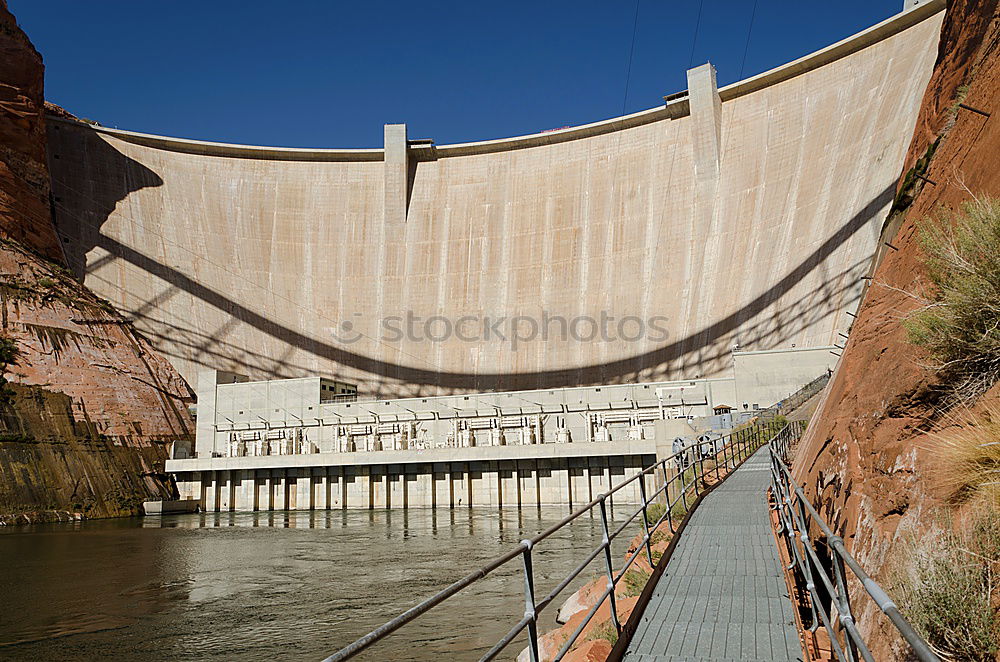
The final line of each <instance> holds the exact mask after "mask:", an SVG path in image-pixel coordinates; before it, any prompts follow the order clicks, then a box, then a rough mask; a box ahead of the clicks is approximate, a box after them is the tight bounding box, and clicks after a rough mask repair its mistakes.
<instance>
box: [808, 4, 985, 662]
mask: <svg viewBox="0 0 1000 662" xmlns="http://www.w3.org/2000/svg"><path fill="white" fill-rule="evenodd" d="M998 50H1000V16H998V12H997V1H996V0H953V1H952V2H949V7H948V12H947V16H946V19H945V22H944V25H943V28H942V37H941V43H940V46H939V50H938V57H937V61H936V63H935V67H934V71H933V74H932V75H931V79H930V82H929V84H928V86H927V91H926V92H925V94H924V99H923V102H922V104H921V107H920V113H919V116H918V119H917V126H916V131H915V134H914V136H913V140H912V142H911V144H910V148H909V151H908V153H907V156H906V162H905V168H906V172H905V173H904V176H903V178H902V179H901V180H900V185H899V195H898V196H897V200H898V203H899V205H898V207H897V209H896V213H895V214H894V215H893V216H892V217H891V218H890V219H889V223H888V225H887V235H886V237H885V239H887V240H889V241H890V243H891V244H892V248H890V247H883V249H882V251H883V253H882V256H881V258H882V259H881V261H880V262H879V264H878V266H877V268H876V269H875V270H874V272H873V280H872V283H871V286H870V287H869V288H868V290H867V293H866V295H865V297H864V301H863V302H862V305H861V308H860V310H859V311H858V317H857V321H856V322H855V324H854V326H853V328H852V329H851V332H850V340H849V341H848V343H847V346H846V349H845V351H844V354H843V358H842V359H841V363H840V366H839V367H838V369H837V372H836V374H835V375H834V377H833V380H832V382H831V384H830V386H829V388H828V391H827V393H826V396H825V400H824V403H823V405H822V407H821V408H820V410H819V413H818V415H817V416H816V417H815V418H814V422H813V424H812V425H811V426H810V429H809V430H808V432H807V434H806V437H805V439H804V440H803V445H802V447H801V449H800V451H799V453H798V456H797V458H796V461H795V467H794V470H795V473H796V476H797V477H798V479H799V480H800V481H801V482H802V483H803V484H804V485H805V487H806V489H807V491H808V493H809V495H810V497H811V498H812V500H813V502H814V503H815V504H817V506H819V507H821V509H822V511H823V512H824V513H825V514H826V516H827V519H828V521H829V522H830V523H831V524H832V525H833V526H834V529H835V530H836V531H837V532H838V533H839V534H840V535H842V537H843V538H844V539H845V540H846V541H847V545H848V547H849V548H850V549H851V550H852V552H853V553H854V554H855V555H856V556H857V557H858V558H859V560H860V561H861V563H862V565H863V566H864V567H865V568H866V569H867V570H868V571H869V572H871V573H872V574H873V575H875V576H876V578H877V579H879V580H880V581H881V582H882V583H883V584H884V585H886V586H888V587H890V589H891V588H892V573H891V571H892V563H891V561H892V559H893V558H894V557H895V558H900V556H901V555H905V547H904V545H905V544H906V542H907V540H908V538H909V537H910V536H912V535H913V534H914V533H920V532H921V531H925V530H926V529H927V527H929V526H930V525H931V521H932V519H933V518H932V516H931V511H932V509H933V508H934V507H935V506H936V505H938V504H939V500H938V499H939V496H940V495H939V494H938V493H937V491H936V488H935V485H934V484H933V480H932V478H930V477H931V476H933V472H932V468H933V460H932V458H931V457H930V456H929V453H928V449H929V448H930V447H931V446H932V445H933V443H934V442H933V439H932V438H930V437H928V434H927V433H928V431H930V430H932V429H933V428H934V427H935V426H936V425H938V424H939V423H940V422H941V420H942V419H941V416H942V411H943V410H944V409H945V407H944V406H943V405H944V404H945V403H944V402H943V401H942V392H943V391H942V389H940V388H938V387H939V386H940V384H939V383H938V377H937V376H936V375H935V374H934V373H933V372H932V371H931V370H929V369H928V368H927V365H928V364H929V363H930V360H929V358H928V357H927V356H926V355H925V354H924V353H923V352H922V351H921V350H920V349H919V348H917V347H915V346H914V345H913V344H911V343H910V342H908V341H907V338H906V332H905V329H904V328H903V325H902V320H903V318H904V317H905V316H906V314H907V313H908V312H910V311H912V310H914V309H915V308H916V307H917V306H918V305H919V304H918V302H917V300H916V299H915V298H914V297H913V296H912V294H913V293H921V292H926V291H927V289H928V284H927V282H926V280H925V278H924V270H923V267H922V263H921V250H920V246H919V239H918V232H917V229H916V226H917V224H918V223H919V221H920V220H921V219H924V218H926V217H928V216H929V215H931V214H933V213H934V212H935V210H937V209H938V208H941V207H943V208H946V209H956V208H957V207H958V206H959V205H960V204H961V203H962V202H964V201H966V200H969V199H970V198H971V197H972V196H992V197H1000V168H997V155H998V154H1000V129H998V126H997V120H998V117H1000V116H998V111H1000V57H998V56H1000V53H998ZM960 101H964V103H965V104H967V105H968V106H971V107H973V108H976V109H979V110H982V111H985V112H987V113H991V114H992V115H991V116H990V117H984V116H983V115H981V114H978V113H975V112H972V111H970V110H966V109H963V108H960V107H958V105H957V104H958V103H959V102H960ZM935 145H936V148H934V149H932V148H933V147H934V146H935ZM928 157H929V158H928ZM915 172H919V173H920V174H922V175H923V176H924V177H926V179H927V180H930V181H926V180H924V179H920V178H918V177H916V176H915V175H914V173H915ZM996 397H997V393H996V389H994V390H993V391H991V392H990V393H987V394H986V396H984V398H981V399H980V402H979V403H978V405H977V406H981V405H982V404H983V402H984V400H989V399H992V398H996ZM854 608H855V609H856V612H860V614H861V616H860V618H859V622H860V623H861V625H862V627H863V628H864V629H865V630H866V631H867V632H876V633H878V634H877V635H876V636H877V640H878V642H879V646H881V649H880V650H879V651H876V652H877V653H881V656H880V655H876V657H877V658H878V659H883V656H884V657H885V659H890V657H892V656H895V655H898V656H902V653H901V651H900V650H899V648H898V639H897V638H896V637H895V635H894V634H893V633H892V632H891V629H889V628H887V627H886V624H885V621H884V619H882V618H880V617H879V616H878V614H877V609H875V608H874V607H873V606H872V605H871V603H870V601H867V600H858V601H856V604H855V606H854ZM894 642H895V643H894Z"/></svg>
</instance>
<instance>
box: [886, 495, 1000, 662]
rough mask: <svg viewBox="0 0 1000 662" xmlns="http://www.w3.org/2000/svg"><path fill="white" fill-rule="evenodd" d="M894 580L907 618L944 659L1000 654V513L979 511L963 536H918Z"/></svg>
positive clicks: (984, 661)
mask: <svg viewBox="0 0 1000 662" xmlns="http://www.w3.org/2000/svg"><path fill="white" fill-rule="evenodd" d="M911 547H912V550H911V552H912V557H913V558H914V561H913V562H912V563H911V564H910V566H909V567H908V568H907V569H906V570H905V571H902V572H900V573H898V575H897V579H896V582H895V583H896V585H897V597H898V599H899V601H900V606H901V607H902V608H903V610H904V612H905V613H906V616H907V618H908V619H909V620H910V622H911V623H912V624H913V626H914V627H915V628H916V629H917V631H918V632H919V633H920V634H921V635H922V636H924V637H925V638H926V640H927V642H928V643H929V644H930V645H931V646H932V647H933V648H934V649H935V651H936V652H937V653H938V654H939V655H940V656H941V657H942V658H944V659H949V660H972V661H977V662H979V661H981V662H987V661H992V660H995V659H996V657H995V656H996V655H997V653H1000V615H998V614H997V611H996V610H995V609H994V607H993V605H994V604H995V603H996V601H997V599H998V598H1000V591H998V581H1000V513H998V512H997V511H996V510H995V509H992V508H984V509H982V510H981V511H979V512H978V513H977V514H976V515H975V516H974V518H973V522H972V526H971V527H969V528H968V529H967V530H966V531H964V532H963V533H948V534H942V535H940V536H937V537H933V536H922V537H921V538H920V539H919V540H914V541H913V542H912V543H911Z"/></svg>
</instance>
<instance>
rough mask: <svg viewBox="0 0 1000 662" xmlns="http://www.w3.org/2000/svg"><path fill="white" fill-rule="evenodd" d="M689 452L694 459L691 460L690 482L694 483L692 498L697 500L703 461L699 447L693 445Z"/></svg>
mask: <svg viewBox="0 0 1000 662" xmlns="http://www.w3.org/2000/svg"><path fill="white" fill-rule="evenodd" d="M690 452H692V453H694V458H693V459H692V460H691V480H692V481H693V482H694V497H695V498H696V499H697V498H698V483H699V482H701V480H700V479H701V474H702V471H703V470H704V460H703V459H702V457H701V446H700V445H697V444H696V445H694V446H692V447H691V450H690Z"/></svg>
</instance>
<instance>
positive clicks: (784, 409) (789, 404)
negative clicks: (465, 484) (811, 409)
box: [758, 369, 833, 420]
mask: <svg viewBox="0 0 1000 662" xmlns="http://www.w3.org/2000/svg"><path fill="white" fill-rule="evenodd" d="M832 374H833V372H832V371H831V370H829V369H828V370H827V371H826V372H824V373H823V374H822V375H820V376H819V377H817V378H816V379H814V380H812V381H811V382H809V383H808V384H806V385H805V386H803V387H802V388H800V389H799V390H798V391H796V392H795V393H792V394H791V395H790V396H788V397H787V398H785V399H784V400H781V401H779V402H776V403H775V404H773V405H771V406H770V407H768V408H767V409H765V410H764V411H762V412H760V414H758V416H759V417H760V418H761V419H763V420H773V419H775V418H777V417H778V416H782V415H784V414H787V413H789V412H792V411H795V410H796V409H798V408H799V407H801V406H802V405H803V404H804V403H805V401H806V400H808V399H809V398H811V397H813V396H814V395H816V394H817V393H819V392H820V391H822V390H823V388H824V387H825V386H826V385H827V383H828V382H829V381H830V376H831V375H832Z"/></svg>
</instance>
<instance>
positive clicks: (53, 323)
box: [0, 0, 194, 516]
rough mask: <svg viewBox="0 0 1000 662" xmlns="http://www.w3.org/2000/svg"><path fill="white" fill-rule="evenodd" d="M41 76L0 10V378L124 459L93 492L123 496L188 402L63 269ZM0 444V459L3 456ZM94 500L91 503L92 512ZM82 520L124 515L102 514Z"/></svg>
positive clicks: (173, 435) (3, 503) (28, 497)
mask: <svg viewBox="0 0 1000 662" xmlns="http://www.w3.org/2000/svg"><path fill="white" fill-rule="evenodd" d="M42 75H43V68H42V61H41V57H40V56H39V55H38V52H37V51H35V49H34V47H32V45H31V42H30V41H28V38H27V37H26V36H25V35H24V33H23V32H22V31H21V30H20V29H19V28H18V27H17V23H16V22H15V20H14V17H13V15H11V13H10V12H9V11H8V10H7V6H6V2H5V0H0V331H2V333H3V334H4V335H6V336H8V337H10V338H13V339H14V340H15V341H16V342H17V345H18V349H19V351H20V358H19V359H18V362H17V364H16V365H14V366H11V367H10V368H9V369H8V378H9V379H10V381H12V382H18V383H21V384H26V385H38V386H42V387H44V388H45V389H46V390H47V391H53V392H58V393H63V394H65V395H67V396H69V397H70V399H71V412H72V416H73V417H74V418H75V419H76V420H77V421H81V422H87V423H88V424H89V425H88V428H87V429H96V431H97V433H98V434H100V435H103V436H104V437H105V439H103V440H102V443H111V444H114V445H115V446H124V447H129V448H132V449H134V451H135V454H136V458H135V459H136V462H128V461H125V460H124V459H123V460H122V461H120V462H116V463H112V464H109V465H108V467H109V468H108V469H107V471H108V475H107V476H102V477H100V478H101V479H100V480H98V481H97V483H95V485H98V486H105V487H107V490H110V491H111V492H114V493H117V492H120V491H122V489H125V488H128V490H130V492H129V493H130V494H131V493H134V492H136V489H135V485H134V484H133V483H135V476H133V475H131V473H134V472H133V471H132V469H133V468H134V466H140V465H141V466H147V465H149V464H150V463H151V462H152V463H154V464H155V463H157V461H158V460H159V461H162V459H163V458H165V456H166V444H165V442H169V441H172V440H177V439H186V438H190V437H191V435H192V433H193V429H194V428H193V424H192V421H191V418H190V416H189V415H188V412H187V404H188V403H189V402H190V401H191V400H192V393H191V391H190V389H189V388H188V386H187V384H186V383H185V382H184V380H183V379H182V378H181V377H180V375H179V374H178V373H177V372H176V371H175V370H174V369H173V368H172V367H171V366H170V364H169V363H167V361H166V360H165V359H163V358H162V357H161V356H159V355H158V354H156V352H154V351H153V349H152V347H151V346H150V345H149V343H148V342H147V341H146V339H145V338H143V337H142V336H141V335H139V334H138V333H137V332H136V331H135V330H134V329H133V328H132V326H131V324H130V323H128V322H127V321H126V320H122V319H121V318H120V316H119V315H118V314H117V313H116V312H115V311H114V309H113V308H112V307H111V305H110V304H108V303H107V302H106V301H103V300H101V299H99V298H98V297H96V296H95V295H94V294H93V293H91V292H90V291H89V290H87V289H86V288H85V287H83V285H81V284H80V283H79V282H78V281H76V280H74V279H73V278H71V277H70V276H69V274H68V272H67V271H66V270H65V269H64V268H63V265H64V261H63V253H62V249H61V244H60V242H59V241H58V239H57V235H56V232H55V226H54V225H53V223H52V219H51V214H50V208H49V174H48V169H47V166H46V152H45V150H46V144H47V142H46V137H45V125H44V114H43V112H44V102H43V94H42ZM15 409H16V405H15ZM15 413H16V412H15ZM37 433H38V431H37V430H36V434H37ZM59 434H60V432H59V430H58V429H56V428H55V427H53V429H52V430H51V431H50V434H48V435H41V436H42V437H45V438H46V439H48V441H45V442H42V441H40V442H39V443H50V442H52V443H58V437H59ZM40 438H41V437H40ZM52 440H55V441H54V442H53V441H52ZM5 443H6V442H0V451H3V453H0V455H4V453H6V452H7V451H9V450H10V449H9V448H7V447H6V446H4V445H3V444H5ZM7 445H8V446H9V445H10V444H7ZM22 445H24V444H22ZM36 450H39V453H41V450H40V449H36ZM19 452H22V454H23V452H26V451H24V449H21V451H19ZM61 452H63V453H66V452H70V451H65V450H63V451H61ZM38 456H39V457H42V456H44V453H41V454H40V455H38ZM123 457H124V456H123ZM72 459H73V458H70V460H72ZM81 459H82V456H81ZM130 467H131V468H130ZM3 468H4V467H2V466H0V470H2V469H3ZM160 468H161V469H162V466H161V467H160ZM0 472H2V471H0ZM116 472H117V475H115V473H116ZM130 472H131V473H130ZM60 475H61V474H59V473H58V472H38V477H36V478H35V479H32V480H33V481H34V482H33V483H32V484H31V485H23V486H21V489H20V491H19V495H18V494H4V495H3V499H0V516H3V515H17V511H30V510H32V509H36V508H37V509H46V508H51V507H52V505H51V503H49V502H50V501H52V498H50V497H46V498H45V499H42V498H41V497H38V498H36V496H37V495H44V494H49V495H51V494H61V493H62V491H65V490H62V491H61V488H62V487H64V486H61V485H58V484H51V485H50V484H44V485H42V484H37V483H38V481H47V482H49V483H58V482H59V481H60V480H61V479H60ZM150 480H152V481H153V482H154V483H155V482H156V481H157V480H159V479H150ZM29 482H31V481H29ZM140 491H141V490H140ZM164 491H166V492H169V486H168V485H153V486H152V487H150V488H149V490H148V495H151V496H149V498H154V497H155V496H156V495H157V494H159V493H160V492H164ZM104 496H105V495H102V494H96V493H95V494H94V495H92V497H93V500H94V502H95V503H103V501H102V499H103V497H104ZM46 499H47V500H46ZM36 501H37V502H38V503H35V502H36ZM42 501H45V503H42ZM70 501H71V500H68V498H67V500H66V503H65V504H62V505H61V507H69V506H70V505H71V503H70ZM130 507H131V506H130ZM94 512H95V513H97V514H99V515H114V514H122V513H124V514H129V513H130V512H131V511H129V509H128V508H124V509H122V508H119V509H117V510H116V509H115V508H108V507H103V506H102V507H100V508H98V507H95V508H94Z"/></svg>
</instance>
